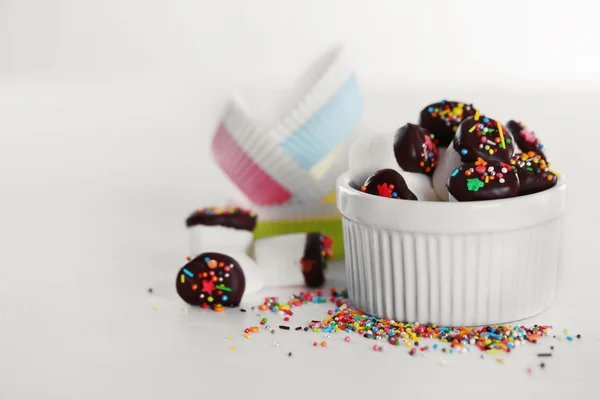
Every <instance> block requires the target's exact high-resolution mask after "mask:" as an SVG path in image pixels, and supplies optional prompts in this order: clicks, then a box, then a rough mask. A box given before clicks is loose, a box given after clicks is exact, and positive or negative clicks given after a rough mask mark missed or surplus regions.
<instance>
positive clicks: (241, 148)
mask: <svg viewBox="0 0 600 400" xmlns="http://www.w3.org/2000/svg"><path fill="white" fill-rule="evenodd" d="M236 136H237V138H236ZM213 154H214V157H215V160H216V161H217V163H218V164H219V165H220V166H221V168H222V169H223V170H225V172H226V173H227V175H228V176H229V177H230V178H231V179H232V180H233V181H234V183H236V184H237V185H238V187H239V188H240V189H241V190H242V191H243V192H244V193H245V195H246V196H247V197H248V198H249V199H250V201H252V203H254V204H257V205H273V204H282V203H285V202H287V201H288V200H289V199H290V198H291V193H300V194H301V195H302V197H303V198H304V199H305V200H308V201H310V200H315V199H319V198H321V197H322V196H323V195H324V192H325V189H322V188H319V187H315V186H316V185H315V184H314V182H313V180H312V179H311V178H310V177H309V176H308V173H307V172H306V171H304V170H302V169H301V168H300V167H299V166H298V165H297V163H295V162H294V161H292V160H291V159H289V157H288V156H287V155H286V154H285V153H284V152H283V150H281V149H280V148H279V147H278V145H277V144H276V143H275V142H274V141H273V140H269V136H268V133H267V132H266V131H265V130H261V128H260V127H259V126H258V125H257V124H255V123H254V122H253V121H252V118H251V117H250V116H248V115H247V114H246V112H245V111H244V110H243V106H242V104H241V103H239V102H238V101H237V100H235V99H232V100H231V101H230V103H229V104H228V107H227V111H226V113H225V114H224V116H223V121H222V123H221V125H220V126H219V129H218V130H217V132H216V134H215V137H214V139H213ZM328 189H330V188H328Z"/></svg>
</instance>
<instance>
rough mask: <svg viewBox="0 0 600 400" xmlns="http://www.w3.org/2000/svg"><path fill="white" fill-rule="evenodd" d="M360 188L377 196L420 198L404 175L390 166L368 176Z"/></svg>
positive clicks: (404, 198)
mask: <svg viewBox="0 0 600 400" xmlns="http://www.w3.org/2000/svg"><path fill="white" fill-rule="evenodd" d="M360 190H361V191H363V192H365V193H369V194H372V195H375V196H381V197H390V198H394V199H403V200H418V199H417V196H416V195H415V194H414V193H413V192H411V191H410V189H409V188H408V186H407V185H406V181H405V180H404V178H403V177H402V175H400V174H399V173H398V172H397V171H395V170H393V169H389V168H386V169H381V170H379V171H377V172H375V173H374V174H373V175H371V176H370V177H368V178H367V180H366V181H365V184H364V185H363V187H362V188H360Z"/></svg>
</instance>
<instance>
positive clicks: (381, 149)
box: [348, 123, 438, 201]
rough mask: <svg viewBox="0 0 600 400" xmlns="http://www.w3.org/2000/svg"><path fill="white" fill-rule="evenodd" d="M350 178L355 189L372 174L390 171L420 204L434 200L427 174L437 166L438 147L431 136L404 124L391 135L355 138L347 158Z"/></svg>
mask: <svg viewBox="0 0 600 400" xmlns="http://www.w3.org/2000/svg"><path fill="white" fill-rule="evenodd" d="M348 163H349V171H350V178H351V179H352V181H353V182H355V184H356V187H360V185H361V184H362V183H363V182H364V181H365V180H366V179H367V178H368V177H369V176H371V175H373V174H374V173H375V172H377V171H379V170H382V169H393V170H395V171H397V172H398V173H400V174H401V175H402V177H403V178H404V179H405V180H406V184H407V185H408V186H409V187H410V188H411V191H412V192H413V193H415V195H416V196H417V197H418V198H419V200H422V201H437V200H438V198H437V196H436V195H435V192H434V191H433V186H432V185H431V175H432V174H433V171H435V168H436V167H437V164H438V147H437V145H436V144H435V143H434V141H433V139H432V135H431V134H430V133H429V132H427V130H425V129H424V128H422V127H420V126H418V125H415V124H411V123H408V124H405V125H403V126H402V127H400V129H398V130H397V131H396V133H395V134H394V135H391V134H378V135H364V136H363V137H359V138H358V139H357V140H356V141H355V142H354V143H353V144H352V146H351V149H350V155H349V160H348Z"/></svg>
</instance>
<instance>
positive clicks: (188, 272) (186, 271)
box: [183, 268, 194, 278]
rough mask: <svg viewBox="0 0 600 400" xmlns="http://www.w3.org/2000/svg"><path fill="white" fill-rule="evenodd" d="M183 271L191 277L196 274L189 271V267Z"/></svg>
mask: <svg viewBox="0 0 600 400" xmlns="http://www.w3.org/2000/svg"><path fill="white" fill-rule="evenodd" d="M183 273H184V274H186V275H187V276H189V277H190V278H193V277H194V274H192V273H191V272H190V271H188V270H187V269H185V268H184V269H183Z"/></svg>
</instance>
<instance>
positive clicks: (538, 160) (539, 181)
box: [510, 151, 558, 196]
mask: <svg viewBox="0 0 600 400" xmlns="http://www.w3.org/2000/svg"><path fill="white" fill-rule="evenodd" d="M510 165H512V166H513V167H515V168H516V170H517V174H518V175H519V182H520V183H521V188H520V190H519V196H525V195H528V194H533V193H538V192H543V191H544V190H546V189H550V188H551V187H553V186H556V182H557V181H558V177H557V176H556V174H555V173H554V172H551V170H550V169H549V168H550V165H548V164H547V163H546V160H545V159H544V158H543V157H542V156H541V155H539V154H535V153H534V152H533V151H530V152H528V153H521V154H515V156H514V157H513V158H512V159H511V160H510Z"/></svg>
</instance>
